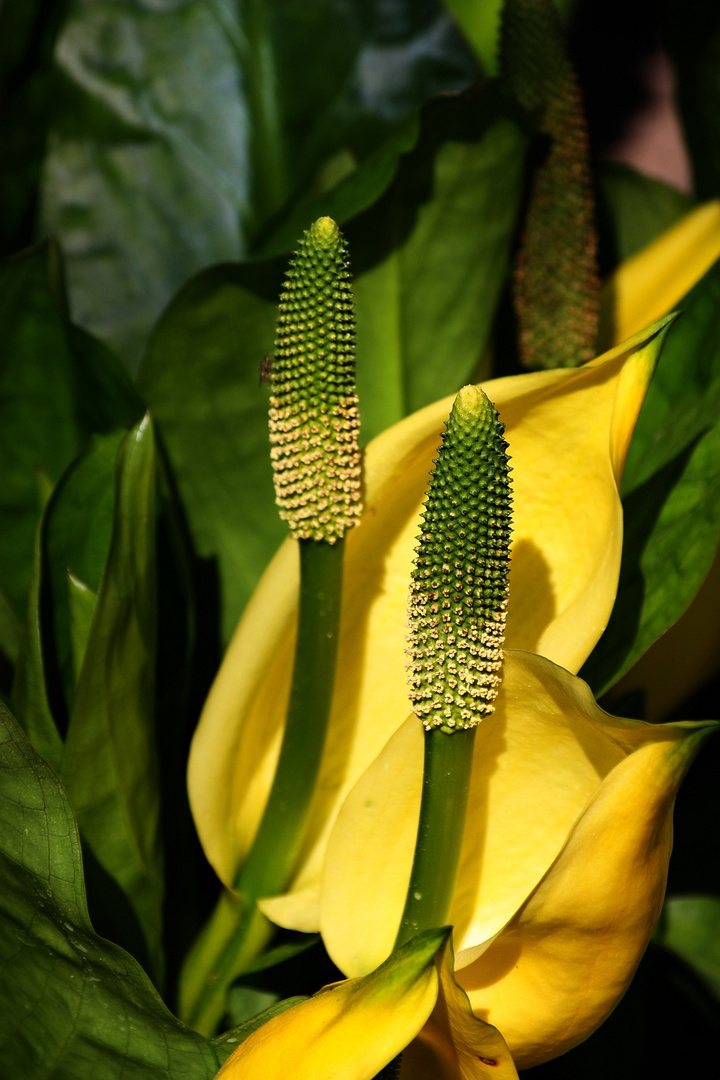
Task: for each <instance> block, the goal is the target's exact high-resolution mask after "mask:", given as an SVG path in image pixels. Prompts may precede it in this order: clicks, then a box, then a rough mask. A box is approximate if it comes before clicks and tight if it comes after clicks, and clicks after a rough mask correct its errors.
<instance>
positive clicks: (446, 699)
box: [397, 386, 512, 945]
mask: <svg viewBox="0 0 720 1080" xmlns="http://www.w3.org/2000/svg"><path fill="white" fill-rule="evenodd" d="M504 430H505V429H504V427H503V425H502V423H501V422H500V420H499V418H498V414H497V412H496V410H495V407H494V406H493V404H492V403H491V402H490V401H489V399H488V398H487V396H486V395H485V394H484V393H483V391H482V390H481V389H480V388H479V387H476V386H466V387H464V389H462V390H461V391H460V393H459V394H458V396H457V398H456V399H455V402H454V404H453V408H452V412H451V414H450V418H449V420H448V422H447V425H446V428H445V430H444V431H443V433H442V436H441V438H442V444H441V446H440V451H439V454H438V457H437V460H436V462H435V468H434V470H433V472H432V475H431V478H430V488H429V491H428V494H427V499H426V502H425V506H424V510H423V515H422V527H421V532H420V543H419V545H418V547H417V549H416V558H415V565H414V568H413V572H412V583H411V586H410V603H409V634H408V654H409V657H410V662H409V664H408V669H409V678H408V682H409V686H410V700H411V702H412V705H413V709H414V711H415V713H416V714H417V716H418V717H419V718H420V719H421V721H422V723H423V726H424V727H425V761H424V771H423V790H422V802H421V806H420V823H419V826H418V838H417V845H416V848H415V859H414V862H413V869H412V874H411V877H410V886H409V889H408V894H407V900H406V903H405V910H404V912H403V917H402V922H401V924H400V931H399V934H398V939H397V944H398V945H401V944H403V943H404V942H406V941H408V940H409V939H410V938H411V937H413V936H414V935H415V934H417V933H418V932H419V930H422V929H427V928H429V927H431V926H441V925H443V924H444V923H445V922H447V918H448V914H449V910H450V902H451V900H452V896H453V892H454V888H455V878H456V876H457V868H458V863H459V859H460V849H461V846H462V839H463V831H464V827H465V813H466V808H467V800H468V794H469V790H470V773H471V769H472V756H473V744H474V739H475V728H476V727H477V725H478V724H479V723H480V722H481V721H482V720H484V719H485V718H486V717H488V716H489V715H490V714H491V713H492V711H493V702H494V700H495V697H496V696H497V692H498V689H499V687H500V682H501V678H502V663H503V659H502V646H503V641H504V637H505V614H506V608H507V595H508V574H509V564H510V534H511V507H512V498H511V492H510V475H509V474H510V466H509V464H508V456H507V453H506V449H507V443H506V441H505V439H504V437H503V432H504Z"/></svg>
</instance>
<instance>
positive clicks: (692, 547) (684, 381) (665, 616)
mask: <svg viewBox="0 0 720 1080" xmlns="http://www.w3.org/2000/svg"><path fill="white" fill-rule="evenodd" d="M679 306H680V308H681V309H683V310H684V314H683V316H682V318H681V319H679V320H678V322H677V323H676V325H675V326H674V327H673V328H672V330H671V331H670V333H669V335H668V338H667V342H666V344H665V346H664V349H663V354H662V357H661V359H660V362H659V364H658V369H657V372H656V375H655V378H654V379H653V381H652V383H651V385H650V389H649V391H648V394H647V397H646V399H645V403H644V405H643V408H642V410H641V413H640V418H639V420H638V425H637V428H636V431H635V436H634V438H633V442H632V445H631V448H630V453H629V455H628V461H627V465H626V468H625V474H624V477H623V506H624V510H625V535H624V540H623V561H622V569H621V573H620V584H619V587H618V597H617V601H616V603H615V607H614V609H613V613H612V616H611V619H610V623H609V624H608V627H607V630H606V631H605V633H604V635H603V637H602V638H601V639H600V641H599V642H598V645H597V646H596V648H595V650H594V652H593V654H592V656H591V657H590V658H589V660H588V661H587V663H586V664H585V666H584V667H583V670H582V675H583V678H586V679H587V680H588V682H589V683H590V684H591V686H592V687H593V689H594V690H595V692H596V693H602V692H603V691H604V690H606V689H607V688H608V687H610V686H611V685H612V684H613V683H614V682H615V681H616V680H617V679H618V678H619V677H620V676H621V675H622V674H623V673H624V672H625V671H627V670H628V668H629V667H630V666H631V665H632V664H633V662H634V661H635V660H636V659H638V657H640V656H642V654H643V653H644V652H645V651H646V649H647V648H648V647H649V646H650V645H651V644H652V643H653V641H656V640H657V638H658V637H659V636H660V635H661V634H662V633H663V632H664V631H665V630H666V629H667V628H668V627H669V626H671V625H672V624H673V623H674V622H675V621H676V620H677V619H678V618H679V617H680V616H681V615H682V613H683V612H684V611H685V609H686V608H687V606H688V604H689V603H690V601H691V600H692V599H693V597H694V596H695V594H696V592H697V591H698V589H699V588H700V586H701V585H702V582H703V580H704V578H705V576H706V574H707V572H708V570H709V569H710V566H711V564H712V561H713V559H714V557H715V554H716V552H717V550H718V543H719V542H720V265H717V264H716V265H715V266H714V267H713V268H712V269H711V270H710V271H709V272H708V273H707V274H706V275H705V277H704V278H703V279H702V280H701V281H700V282H699V283H698V284H697V285H696V286H695V288H694V289H693V290H692V291H691V292H690V293H689V294H688V296H687V297H686V298H685V300H684V301H683V302H682V303H681V304H680V305H679Z"/></svg>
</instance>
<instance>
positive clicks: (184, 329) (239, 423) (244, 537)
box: [140, 264, 285, 637]
mask: <svg viewBox="0 0 720 1080" xmlns="http://www.w3.org/2000/svg"><path fill="white" fill-rule="evenodd" d="M269 270H270V278H271V280H270V283H269V287H268V290H267V293H268V296H269V297H271V298H272V299H270V298H268V296H263V295H258V294H257V293H256V292H255V291H254V290H253V288H252V285H254V284H256V282H257V280H258V276H257V273H256V272H255V270H254V268H252V267H251V268H244V267H233V266H222V267H216V268H213V269H211V270H207V271H205V272H204V273H202V274H200V275H199V276H198V277H196V278H195V279H194V280H193V281H191V282H190V283H189V285H188V286H187V287H186V288H185V289H183V290H182V291H181V292H180V293H179V295H178V296H177V297H176V298H175V300H174V301H173V303H172V304H171V305H170V307H169V308H168V310H167V311H166V312H165V315H164V316H163V318H162V319H161V321H160V323H159V324H158V326H157V327H156V329H155V332H154V334H153V337H152V339H151V342H150V346H149V349H148V353H147V356H146V358H145V361H144V364H143V367H142V370H141V372H140V385H141V387H142V391H143V393H144V394H145V395H146V397H147V401H148V403H149V405H150V408H151V409H152V412H153V416H154V418H155V419H156V421H157V423H158V427H159V430H160V433H161V436H162V439H163V444H164V446H165V447H166V449H167V451H168V454H169V457H170V460H171V463H172V468H173V473H174V476H175V478H176V480H177V484H178V487H179V490H180V496H181V499H182V502H183V505H184V507H185V511H186V513H187V515H188V519H189V524H190V529H191V532H192V535H193V539H194V543H195V548H196V551H197V552H198V554H199V555H200V557H201V558H203V559H216V560H217V563H218V566H217V573H218V576H219V579H220V582H221V596H222V609H221V619H222V627H223V631H224V635H225V637H227V635H229V634H230V633H231V631H232V629H233V628H234V625H235V622H236V620H237V617H238V615H239V613H240V611H241V610H242V608H243V606H244V604H245V602H246V600H247V598H248V596H249V595H250V592H251V590H252V588H253V587H254V585H255V582H256V581H257V579H258V577H259V575H260V573H261V572H262V570H263V568H264V566H265V563H266V562H267V560H268V553H269V552H271V551H272V550H273V549H274V547H275V546H276V545H277V544H278V543H279V542H280V540H281V539H282V538H283V536H284V535H285V529H284V526H283V525H282V523H281V521H280V519H279V517H278V515H277V512H276V510H275V505H274V496H273V491H272V480H271V474H270V456H269V455H270V450H269V442H268V434H267V407H268V402H267V389H266V388H265V387H263V386H261V384H260V378H259V371H260V364H261V361H262V358H263V355H264V354H265V353H268V352H270V351H271V349H272V343H273V335H274V326H275V317H276V300H275V297H276V296H277V295H278V293H279V288H280V281H281V274H282V268H281V266H280V264H278V265H277V266H276V267H275V266H271V267H270V268H269Z"/></svg>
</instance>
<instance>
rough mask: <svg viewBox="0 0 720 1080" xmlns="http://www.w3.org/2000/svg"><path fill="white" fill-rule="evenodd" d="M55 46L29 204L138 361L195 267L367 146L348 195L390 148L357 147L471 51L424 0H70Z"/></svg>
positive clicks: (81, 299)
mask: <svg viewBox="0 0 720 1080" xmlns="http://www.w3.org/2000/svg"><path fill="white" fill-rule="evenodd" d="M23 2H24V0H23ZM55 63H56V73H55V78H54V81H53V90H54V96H53V100H52V101H51V102H50V120H49V129H50V142H49V149H48V154H47V156H46V159H45V163H44V171H43V185H42V204H41V219H42V221H43V223H44V225H45V227H49V228H52V229H53V230H56V231H57V232H58V233H59V234H60V235H61V236H62V238H63V242H64V245H65V248H66V251H67V253H68V275H69V280H70V289H71V296H72V306H73V312H74V314H75V316H76V318H77V319H78V320H79V321H80V322H81V323H82V325H83V326H87V327H89V328H90V329H92V330H94V331H95V332H97V333H98V334H100V335H101V336H102V337H103V338H104V339H105V340H108V341H109V342H111V343H112V344H113V345H114V346H115V347H117V348H118V349H119V351H120V352H121V353H122V355H123V356H125V357H126V358H128V359H129V360H130V362H131V363H132V364H133V365H135V364H137V361H138V359H139V357H140V354H141V350H142V346H143V343H144V339H145V337H146V334H147V331H148V330H149V329H150V326H151V325H152V323H153V321H154V320H155V318H156V317H157V315H158V314H159V312H160V310H161V309H162V307H163V306H164V305H165V304H166V303H167V301H168V300H169V299H170V298H171V296H172V295H173V293H175V292H176V291H177V289H178V288H179V287H180V286H181V285H182V284H183V283H184V282H185V281H186V280H187V279H188V278H189V277H190V276H191V275H192V274H194V273H196V272H197V271H199V270H200V269H202V268H203V267H205V266H209V265H212V264H214V263H218V262H221V261H223V260H227V259H237V258H240V257H241V256H243V255H245V254H246V253H247V252H249V251H251V250H254V249H256V248H258V247H261V246H262V245H263V244H267V243H268V242H269V241H270V236H271V234H272V232H273V231H274V229H275V227H281V225H282V224H283V218H284V217H288V216H290V217H294V206H295V203H296V202H300V201H302V202H304V203H305V204H306V206H307V207H308V211H309V214H310V219H312V217H313V216H318V213H321V212H323V211H317V212H314V211H312V210H310V207H309V205H308V204H309V203H311V201H312V198H313V197H314V196H317V195H320V194H325V193H328V192H329V191H332V189H333V188H335V187H336V186H338V185H341V184H345V185H347V182H348V180H349V179H350V177H351V175H352V174H354V173H355V172H356V171H357V170H360V169H363V171H364V170H365V165H366V162H367V169H368V171H367V173H366V175H365V178H364V179H363V180H362V181H361V182H360V183H359V184H357V186H356V188H355V192H354V196H353V198H351V199H349V200H347V187H346V191H345V194H344V196H343V198H345V199H346V200H347V201H346V212H349V213H354V212H356V211H357V208H358V206H359V205H363V203H364V201H365V200H366V199H367V194H366V185H367V184H370V186H371V187H372V185H373V183H374V184H375V185H377V183H378V179H379V181H380V183H381V184H382V182H383V178H384V179H387V177H388V174H389V171H391V170H392V159H393V157H394V156H396V154H397V149H395V151H394V152H393V150H390V154H389V158H388V156H387V151H385V152H384V153H385V155H386V156H385V161H384V162H383V163H381V164H380V165H379V164H378V161H377V158H375V160H374V162H371V161H369V160H368V159H370V158H372V157H373V155H375V154H377V153H379V154H380V156H381V157H382V156H383V151H382V150H381V149H380V148H381V147H382V145H383V144H384V143H385V141H386V140H387V139H390V140H391V142H392V139H393V137H394V136H395V132H396V129H397V127H398V125H404V122H405V120H406V118H407V117H408V116H409V115H410V114H411V113H412V112H413V111H414V110H415V109H416V108H417V107H418V105H420V104H421V103H422V101H423V100H424V99H425V98H426V97H428V96H430V95H431V94H433V93H436V92H438V91H441V90H448V89H455V88H458V87H460V86H464V85H467V83H468V82H470V81H471V80H472V77H473V69H474V64H473V60H472V57H471V55H470V53H469V51H468V50H467V49H466V48H465V47H464V46H463V45H462V42H461V40H460V39H459V36H458V35H457V32H456V31H455V30H454V28H453V27H452V24H451V23H450V21H449V20H448V18H447V16H446V15H445V14H444V13H443V12H442V9H441V8H440V6H439V5H438V4H437V3H429V4H422V5H417V4H413V3H409V2H404V3H403V2H397V0H396V2H394V3H392V4H390V5H380V4H372V5H368V4H367V3H366V2H365V0H352V2H350V3H346V2H340V0H313V3H312V4H307V3H306V4H299V5H298V4H294V3H275V4H272V5H269V4H267V3H265V2H264V0H250V2H248V3H243V4H235V3H231V2H230V0H213V2H212V3H208V2H207V0H189V2H186V3H181V4H178V3H171V4H146V3H138V2H134V0H121V2H119V3H114V4H112V5H98V4H97V3H96V2H95V0H69V2H68V14H67V17H66V19H65V21H64V24H63V26H62V29H61V31H60V33H59V36H58V41H57V45H56V48H55ZM298 71H302V72H303V78H301V79H298V78H297V74H296V73H297V72H298ZM378 168H379V177H376V178H375V179H374V180H373V179H372V176H371V174H372V172H373V169H378ZM375 190H376V191H377V187H376V189H375ZM296 221H297V218H294V222H296ZM307 221H308V219H307V218H305V219H304V220H303V221H302V222H301V227H302V228H305V227H306V226H307ZM284 235H286V236H287V235H288V234H287V231H285V232H284ZM296 235H297V230H296V229H295V228H294V227H293V229H292V230H291V232H290V236H289V240H288V242H289V243H292V242H294V237H295V236H296ZM87 236H92V238H93V243H91V244H87V243H86V242H85V238H86V237H87Z"/></svg>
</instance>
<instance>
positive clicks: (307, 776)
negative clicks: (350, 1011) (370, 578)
mask: <svg viewBox="0 0 720 1080" xmlns="http://www.w3.org/2000/svg"><path fill="white" fill-rule="evenodd" d="M299 547H300V603H299V612H298V631H297V641H296V645H295V666H294V669H293V681H292V686H291V690H290V701H289V705H288V711H287V719H286V722H285V732H284V735H283V741H282V745H281V748H280V756H279V759H278V764H277V768H276V771H275V778H274V780H273V784H272V787H271V789H270V794H269V796H268V800H267V803H266V805H265V812H264V814H263V817H262V820H261V822H260V826H259V828H258V831H257V833H256V835H255V839H254V841H253V844H252V847H251V848H250V851H249V853H248V856H247V858H246V859H245V861H244V863H243V866H242V868H241V870H240V873H239V874H238V877H237V879H236V882H235V888H236V890H237V893H238V897H239V899H235V898H233V897H232V896H231V894H230V893H224V894H223V896H222V897H221V899H220V902H219V904H218V906H217V908H216V910H215V913H214V914H213V916H212V917H211V920H210V922H209V923H208V925H207V926H206V928H205V931H204V932H203V935H202V937H201V939H200V940H199V941H198V943H197V945H196V947H195V948H194V949H193V951H192V953H191V954H190V956H189V957H188V961H187V963H186V966H185V969H184V971H183V992H182V1000H181V1010H182V1018H183V1019H184V1021H185V1022H186V1023H187V1024H189V1025H190V1026H192V1027H194V1028H195V1029H196V1030H197V1031H200V1032H201V1033H202V1034H205V1035H210V1034H212V1033H213V1031H214V1030H215V1027H216V1025H217V1023H218V1022H219V1020H220V1019H221V1018H222V1015H223V1010H224V1008H225V996H226V992H227V989H228V987H229V986H230V984H231V983H232V981H233V979H235V978H237V976H238V975H239V974H241V972H242V971H243V969H244V968H245V967H247V965H248V964H249V963H250V962H251V961H252V960H253V959H254V958H255V957H256V956H257V955H258V954H259V953H260V952H261V951H262V949H263V948H264V947H265V945H266V944H267V942H268V940H269V938H270V936H271V934H272V927H271V924H270V923H269V922H268V920H267V919H265V917H264V916H263V915H262V914H261V913H260V912H259V910H258V908H257V901H258V900H261V899H262V898H263V897H266V896H276V895H277V894H278V893H282V892H283V891H284V890H285V889H286V888H287V886H288V884H289V882H290V879H291V876H292V873H293V870H294V868H295V865H296V863H297V858H298V855H299V853H300V849H301V847H302V843H303V841H304V839H305V832H306V827H307V822H308V817H309V814H310V806H311V803H312V799H313V796H314V794H315V787H316V784H317V778H318V775H319V772H320V764H321V761H322V755H323V750H324V747H325V736H326V733H327V727H328V720H329V718H330V709H331V706H332V696H333V686H334V682H335V666H336V660H337V646H338V636H339V630H340V606H341V589H342V572H343V551H344V541H343V540H342V539H340V540H338V541H336V543H335V544H327V543H324V542H320V543H317V542H315V541H313V540H300V541H299Z"/></svg>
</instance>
